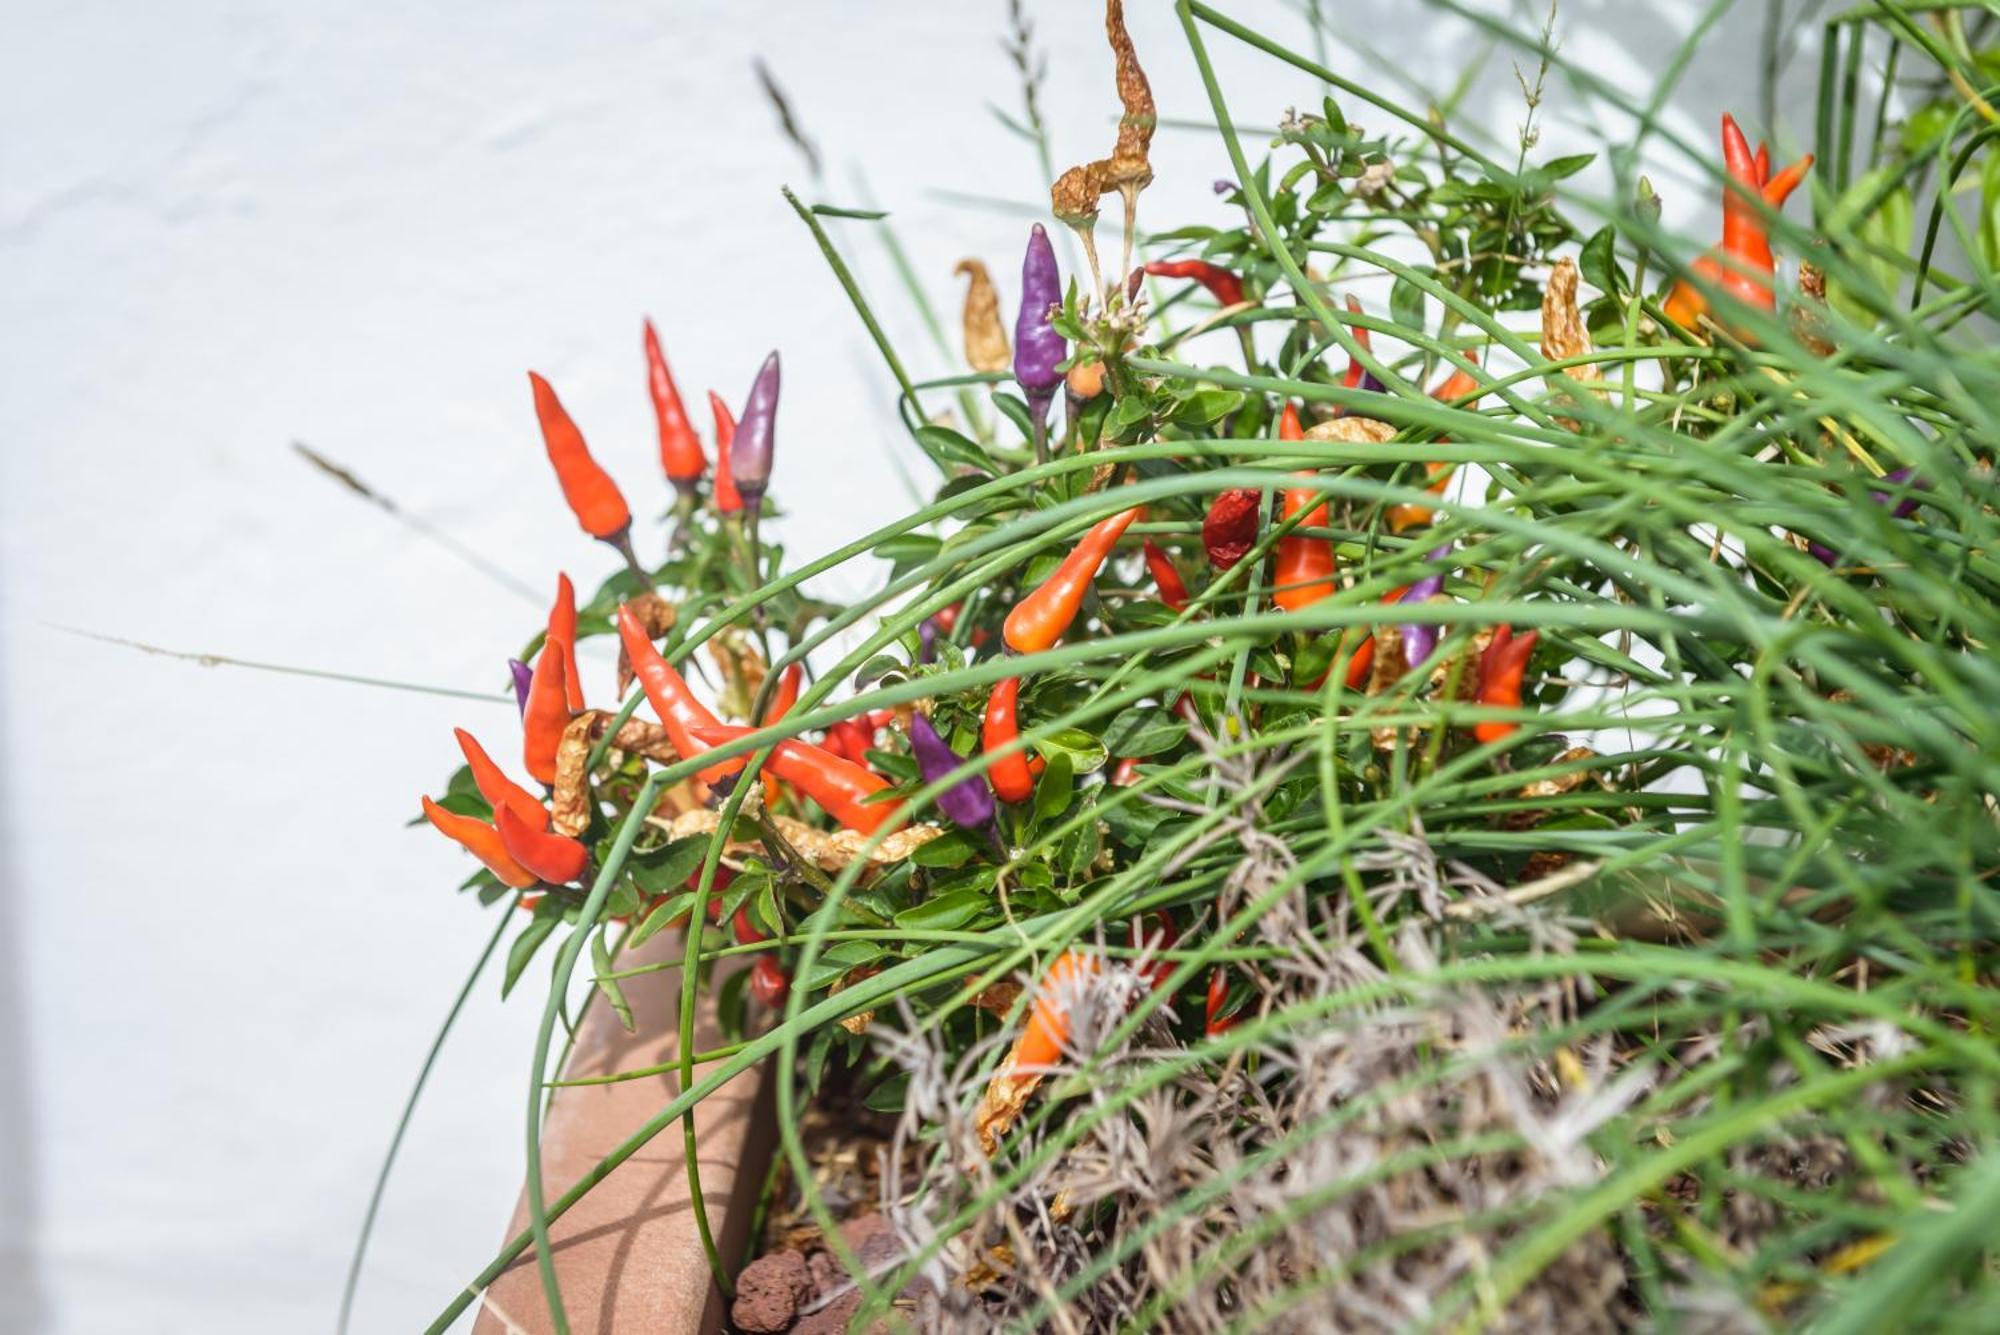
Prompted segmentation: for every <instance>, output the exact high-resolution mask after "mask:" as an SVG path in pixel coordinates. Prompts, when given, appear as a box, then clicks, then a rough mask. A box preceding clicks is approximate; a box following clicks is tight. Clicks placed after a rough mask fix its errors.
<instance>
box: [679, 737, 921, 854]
mask: <svg viewBox="0 0 2000 1335" xmlns="http://www.w3.org/2000/svg"><path fill="white" fill-rule="evenodd" d="M690 731H691V732H693V733H694V735H695V736H696V737H697V738H699V739H700V740H701V741H703V742H706V743H707V744H708V745H710V746H720V745H722V744H723V743H724V742H733V741H735V740H736V739H737V738H739V737H745V736H748V735H749V734H750V732H751V731H752V730H751V729H749V728H738V727H731V726H729V725H726V724H717V725H715V726H713V727H707V726H703V727H696V728H692V729H690ZM730 763H731V764H735V765H741V764H743V763H744V762H743V761H742V760H735V761H731V762H730ZM764 768H765V769H766V770H768V771H770V772H771V773H772V774H774V775H776V776H777V777H778V778H780V779H783V780H784V781H785V782H786V783H788V784H790V785H792V787H794V788H796V789H798V790H799V791H800V792H802V793H804V794H805V795H806V796H807V797H810V798H811V799H812V800H813V801H815V802H817V803H819V804H820V807H821V808H822V809H823V810H825V812H826V814H827V815H829V816H831V817H833V818H834V819H835V820H837V821H839V822H840V823H841V824H842V825H844V826H846V827H847V828H848V829H850V830H855V831H858V832H860V833H862V834H873V833H875V831H877V830H879V829H881V828H882V827H883V826H884V825H886V824H888V823H889V821H890V819H891V818H892V817H896V816H898V815H899V814H900V813H901V811H902V808H901V807H900V806H897V805H895V804H893V803H887V802H870V801H868V799H869V798H871V797H873V796H874V795H875V794H876V793H880V792H883V791H886V790H887V789H888V788H889V786H890V785H889V781H888V780H887V779H885V778H883V777H882V776H881V775H879V774H876V773H875V772H874V771H873V770H870V769H866V768H864V767H863V766H860V765H857V764H855V763H854V762H853V761H851V760H847V759H844V758H842V757H840V756H837V755H835V754H834V753H833V752H831V751H828V750H826V749H825V748H824V747H818V746H814V745H812V744H811V743H809V742H801V741H798V740H796V739H792V738H787V739H786V740H784V741H782V742H779V743H778V744H777V745H776V746H775V747H774V748H773V749H772V751H771V758H770V759H769V760H767V761H765V762H764Z"/></svg>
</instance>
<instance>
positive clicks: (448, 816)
mask: <svg viewBox="0 0 2000 1335" xmlns="http://www.w3.org/2000/svg"><path fill="white" fill-rule="evenodd" d="M503 809H504V808H503ZM424 815H425V816H426V817H428V818H429V820H430V823H431V824H432V825H435V826H436V827H437V828H438V832H439V833H441V834H443V835H444V836H445V837H446V838H447V839H451V840H453V841H455V842H456V843H458V844H459V845H461V846H462V847H463V848H464V849H465V851H466V852H468V853H470V854H472V856H474V857H476V858H478V859H479V860H480V861H481V862H483V863H485V864H486V870H488V871H490V872H492V873H493V874H494V875H495V876H498V877H499V878H500V880H501V882H502V883H503V884H505V885H509V886H512V887H513V888H514V889H516V890H525V889H527V888H528V887H529V886H531V885H534V884H535V883H536V877H535V874H534V873H533V872H531V871H529V870H528V869H527V868H526V867H523V866H522V865H521V864H520V863H518V862H516V861H515V860H514V858H513V856H512V855H511V854H509V853H508V852H507V846H506V845H505V844H503V843H501V842H500V831H498V830H496V829H494V828H493V827H492V826H491V825H488V824H487V823H486V822H485V821H483V820H475V819H474V818H472V817H471V816H461V815H459V814H458V813H457V812H455V811H446V810H445V809H444V808H443V807H441V806H439V805H438V804H437V803H435V802H433V801H431V800H430V799H429V798H428V797H426V798H425V799H424Z"/></svg>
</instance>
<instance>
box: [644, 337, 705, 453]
mask: <svg viewBox="0 0 2000 1335" xmlns="http://www.w3.org/2000/svg"><path fill="white" fill-rule="evenodd" d="M646 392H647V393H648V394H650V395H651V396H652V399H653V416H654V417H656V418H658V419H659V424H660V467H661V468H662V469H664V470H665V471H666V474H667V480H668V481H669V482H672V483H673V484H674V487H675V489H676V490H679V491H683V492H686V491H692V490H693V489H694V486H695V484H696V483H698V482H700V481H701V475H702V474H703V473H706V472H707V471H708V459H707V457H706V456H704V455H703V454H702V452H701V437H700V436H698V435H696V434H695V429H694V427H693V425H691V424H690V423H689V422H688V415H687V409H686V408H683V407H682V406H681V391H680V388H679V387H678V386H677V385H675V384H674V374H673V372H672V371H669V370H668V369H667V354H666V353H665V352H663V351H661V350H660V336H659V334H658V332H657V331H655V330H654V328H653V322H652V321H651V320H648V321H646Z"/></svg>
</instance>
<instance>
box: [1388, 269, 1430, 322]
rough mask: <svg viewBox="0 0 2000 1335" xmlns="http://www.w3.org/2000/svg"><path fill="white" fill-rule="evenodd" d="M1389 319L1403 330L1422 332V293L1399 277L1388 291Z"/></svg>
mask: <svg viewBox="0 0 2000 1335" xmlns="http://www.w3.org/2000/svg"><path fill="white" fill-rule="evenodd" d="M1389 318H1390V319H1392V320H1394V321H1395V322H1396V323H1397V324H1399V325H1402V326H1403V327H1404V328H1405V329H1414V330H1416V331H1417V332H1418V333H1420V334H1421V333H1423V332H1424V292H1423V289H1422V288H1420V287H1418V286H1417V285H1416V284H1415V283H1412V282H1411V281H1410V280H1409V279H1408V278H1405V277H1402V276H1400V275H1398V276H1397V278H1396V285H1395V286H1394V287H1392V288H1390V289H1389Z"/></svg>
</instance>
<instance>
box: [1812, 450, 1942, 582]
mask: <svg viewBox="0 0 2000 1335" xmlns="http://www.w3.org/2000/svg"><path fill="white" fill-rule="evenodd" d="M1916 471H1917V470H1916V469H1914V468H1898V469H1897V470H1896V471H1895V472H1893V473H1889V474H1887V475H1885V476H1884V477H1883V478H1882V480H1883V481H1884V482H1888V483H1903V482H1908V481H1909V480H1910V478H1911V476H1912V475H1913V474H1915V472H1916ZM1924 485H1925V484H1924V483H1923V482H1921V481H1920V482H1918V483H1917V486H1919V487H1922V486H1924ZM1868 496H1869V499H1870V500H1872V501H1874V502H1875V504H1877V505H1887V504H1888V503H1889V493H1888V492H1886V491H1873V490H1871V491H1870V492H1869V493H1868ZM1921 504H1923V502H1922V501H1920V500H1918V499H1917V498H1916V497H1915V496H1906V497H1904V498H1903V499H1902V500H1901V501H1899V502H1897V504H1896V508H1895V510H1894V511H1893V513H1894V515H1895V517H1896V518H1897V519H1907V518H1909V517H1910V516H1911V515H1912V514H1914V513H1915V512H1916V509H1917V507H1918V506H1919V505H1921ZM1806 550H1807V551H1808V552H1810V553H1812V555H1813V559H1815V560H1817V561H1818V562H1819V563H1820V564H1821V565H1823V566H1827V567H1833V566H1837V565H1839V564H1840V553H1838V552H1836V551H1834V550H1833V548H1831V547H1829V546H1827V545H1826V544H1825V543H1822V542H1813V541H1811V540H1810V539H1808V540H1807V542H1806Z"/></svg>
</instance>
